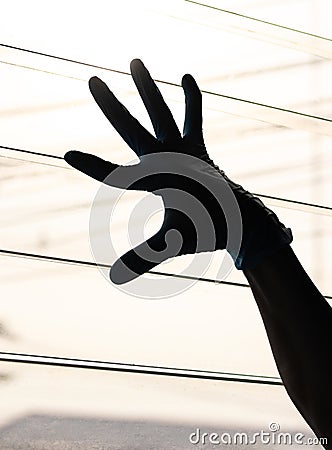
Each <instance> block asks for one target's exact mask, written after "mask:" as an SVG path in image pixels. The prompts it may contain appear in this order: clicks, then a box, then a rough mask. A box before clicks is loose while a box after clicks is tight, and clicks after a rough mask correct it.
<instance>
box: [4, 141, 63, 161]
mask: <svg viewBox="0 0 332 450" xmlns="http://www.w3.org/2000/svg"><path fill="white" fill-rule="evenodd" d="M0 148H3V149H4V150H11V151H13V152H20V153H28V154H30V155H36V156H44V157H45V158H54V159H62V160H63V157H62V156H56V155H52V154H50V153H40V152H34V151H32V150H23V149H21V148H16V147H7V146H6V145H0Z"/></svg>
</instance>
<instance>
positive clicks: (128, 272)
mask: <svg viewBox="0 0 332 450" xmlns="http://www.w3.org/2000/svg"><path fill="white" fill-rule="evenodd" d="M130 68H131V74H132V77H133V79H134V82H135V84H136V87H137V89H138V92H139V93H140V95H141V97H142V100H143V102H144V105H145V107H146V109H147V111H148V113H149V116H150V119H151V122H152V125H153V128H154V131H155V134H156V138H155V137H154V136H152V135H151V134H150V133H149V132H148V131H147V130H146V129H145V128H144V127H143V126H142V125H141V124H140V123H139V122H138V121H137V120H136V119H135V118H134V117H133V116H132V115H131V114H130V113H129V112H128V110H127V109H126V108H125V107H124V106H123V105H122V104H121V103H120V102H119V101H118V100H117V98H116V97H115V96H114V94H113V93H112V92H111V91H110V90H109V89H108V87H107V86H106V85H105V84H104V83H103V82H102V81H101V80H100V79H98V78H97V77H93V78H91V80H90V82H89V86H90V90H91V93H92V95H93V97H94V99H95V100H96V102H97V103H98V105H99V106H100V108H101V109H102V111H103V113H104V114H105V116H106V117H107V118H108V120H109V121H110V122H111V124H112V125H113V127H114V128H115V129H116V130H117V131H118V133H119V134H120V135H121V137H122V138H123V139H124V140H125V142H126V143H127V144H128V145H129V147H130V148H131V149H132V150H134V151H135V153H136V154H137V156H138V157H139V159H140V162H139V164H137V165H133V166H119V165H117V164H113V163H111V162H108V161H104V160H103V159H101V158H98V157H97V156H94V155H90V154H86V153H82V152H78V151H70V152H68V153H66V155H65V160H66V161H67V162H68V163H69V164H70V165H71V166H73V167H75V168H76V169H78V170H80V171H81V172H83V173H85V174H87V175H89V176H91V177H93V178H95V179H97V180H99V181H101V182H104V183H106V184H109V185H111V186H115V187H119V188H122V189H135V190H145V191H149V192H153V193H154V194H157V195H160V196H161V197H162V199H163V203H164V207H165V215H164V221H163V224H162V226H161V228H160V230H159V231H158V232H157V234H155V235H154V236H152V237H151V238H150V239H148V240H147V241H146V242H143V243H142V244H140V245H138V246H137V247H136V248H135V249H133V250H130V251H129V252H128V253H126V254H125V255H123V256H122V257H121V258H120V259H119V260H117V261H116V262H115V263H114V265H113V267H112V269H111V279H112V281H113V282H114V283H117V284H122V283H125V282H127V281H130V280H133V279H134V278H136V277H137V276H139V275H142V274H144V273H145V272H147V271H148V270H150V269H152V268H153V267H154V266H156V265H157V264H159V263H161V262H162V261H165V260H166V259H168V258H170V257H174V256H177V255H183V254H193V253H198V252H206V251H214V250H217V249H225V248H226V249H227V250H228V251H229V253H230V254H231V256H232V258H233V260H234V261H235V265H236V267H237V268H238V269H245V268H252V267H254V266H255V265H256V264H258V263H259V262H260V261H261V260H262V259H263V258H264V257H265V256H266V255H268V254H270V253H273V252H274V251H276V250H277V249H278V248H280V247H281V246H283V245H287V244H289V243H290V242H291V241H292V234H291V230H290V229H288V228H285V227H284V225H283V224H281V223H280V222H279V220H278V218H277V216H276V215H275V214H274V213H273V212H272V211H271V210H269V209H268V208H266V207H265V206H264V204H263V203H262V202H261V201H260V200H259V199H258V198H255V197H253V195H252V194H250V193H249V192H247V191H245V190H244V189H243V188H242V187H241V186H240V185H238V184H235V183H233V182H232V181H231V180H230V179H229V178H227V177H226V176H225V174H224V172H223V171H222V170H220V169H219V168H218V167H217V166H216V165H215V164H214V163H213V161H212V160H211V159H210V158H209V155H208V153H207V151H206V148H205V145H204V140H203V132H202V96H201V92H200V90H199V88H198V86H197V84H196V82H195V80H194V78H193V77H192V76H191V75H185V76H184V77H183V78H182V87H183V90H184V94H185V101H186V114H185V123H184V131H183V136H181V134H180V131H179V129H178V127H177V125H176V123H175V121H174V118H173V116H172V114H171V112H170V110H169V108H168V106H167V105H166V103H165V101H164V99H163V98H162V95H161V93H160V91H159V89H158V87H157V86H156V84H155V83H154V81H153V80H152V78H151V76H150V74H149V72H148V71H147V69H146V68H145V66H144V65H143V63H142V62H141V61H140V60H138V59H135V60H133V61H132V62H131V66H130Z"/></svg>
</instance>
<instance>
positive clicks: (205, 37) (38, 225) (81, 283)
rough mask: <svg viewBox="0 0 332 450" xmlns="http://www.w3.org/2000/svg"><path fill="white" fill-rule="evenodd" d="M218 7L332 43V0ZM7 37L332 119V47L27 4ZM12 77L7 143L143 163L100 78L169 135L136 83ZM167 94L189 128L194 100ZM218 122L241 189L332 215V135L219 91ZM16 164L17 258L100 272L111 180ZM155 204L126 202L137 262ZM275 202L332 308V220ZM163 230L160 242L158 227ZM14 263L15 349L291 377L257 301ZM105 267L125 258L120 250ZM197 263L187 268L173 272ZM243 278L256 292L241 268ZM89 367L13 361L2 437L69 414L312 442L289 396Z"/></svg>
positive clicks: (36, 162) (2, 209) (10, 221)
mask: <svg viewBox="0 0 332 450" xmlns="http://www.w3.org/2000/svg"><path fill="white" fill-rule="evenodd" d="M207 2H208V3H209V4H210V5H215V6H217V7H219V8H222V9H226V10H230V11H233V12H236V13H240V14H243V15H247V16H250V17H255V18H258V19H261V20H264V21H267V22H272V23H276V24H281V25H284V26H287V27H290V28H294V29H296V30H300V31H305V32H307V33H311V34H315V35H319V36H323V37H325V38H331V39H332V36H331V32H330V18H331V13H332V6H331V2H329V1H328V0H325V1H324V0H287V1H281V0H279V1H277V0H265V1H264V0H241V1H240V0H234V1H227V0H207ZM0 4H1V3H0ZM0 37H1V39H0V43H1V44H8V45H11V46H17V47H22V48H24V49H30V50H34V51H37V52H42V53H48V54H52V55H57V56H61V57H64V58H69V59H75V60H78V61H84V62H88V63H90V64H95V65H99V66H103V67H109V68H112V69H116V70H120V71H128V70H129V63H130V61H131V59H133V58H140V59H142V60H143V62H144V63H145V65H146V66H147V67H148V69H149V70H150V72H151V74H152V76H153V77H154V78H156V79H159V80H165V81H169V82H173V83H180V81H181V77H182V75H183V74H185V73H188V72H189V73H191V74H192V75H194V76H195V78H196V79H197V82H198V84H199V86H200V87H201V88H202V89H204V90H207V91H212V92H215V93H219V94H223V95H227V96H231V97H236V98H240V99H246V100H250V101H254V102H257V103H262V104H266V105H272V106H275V107H279V108H284V109H289V110H294V111H297V112H300V113H304V114H311V115H315V116H319V117H322V118H330V119H331V118H332V114H331V109H332V83H331V79H332V76H331V75H332V63H331V61H330V60H329V58H330V57H331V54H332V41H328V40H327V39H322V38H319V37H314V36H311V37H310V36H308V35H305V34H303V33H300V32H297V31H291V30H285V29H281V28H280V27H276V26H273V25H271V24H262V23H259V22H257V21H253V20H251V19H248V18H243V17H239V16H236V15H233V14H229V13H226V12H218V11H216V10H213V9H209V8H204V7H202V6H198V5H194V4H190V3H188V2H186V1H184V0H171V1H167V2H166V1H159V0H155V1H149V0H141V1H139V2H136V1H133V0H122V1H114V0H109V1H102V0H95V1H94V2H84V1H70V0H69V1H58V2H44V1H43V2H42V1H37V0H35V1H34V0H31V1H29V2H25V1H23V0H11V1H10V2H3V4H1V15H0ZM0 75H1V83H0V99H1V102H0V145H1V146H9V147H15V148H21V149H26V150H31V151H36V152H42V153H49V154H53V155H58V156H63V155H64V153H65V152H66V151H67V150H70V149H79V150H83V151H87V152H91V153H95V154H97V155H99V156H102V157H105V158H106V159H109V160H112V161H114V162H118V163H122V164H125V163H129V162H130V161H132V160H133V159H134V154H133V152H132V151H131V150H130V149H129V148H128V147H126V144H125V143H124V142H123V141H122V140H121V138H120V137H119V136H118V135H117V134H116V132H115V130H114V129H113V128H112V126H111V125H110V124H109V123H108V122H107V120H106V119H105V118H104V117H103V115H102V113H101V112H100V111H99V109H98V106H97V105H96V104H95V102H94V100H93V98H92V96H91V94H90V92H89V89H88V85H87V80H88V79H89V78H90V77H91V76H93V75H98V76H100V77H101V78H102V79H103V80H104V81H105V82H107V83H108V85H109V86H110V87H111V89H113V90H114V92H115V93H116V95H118V97H119V99H120V100H121V101H122V102H123V103H124V104H125V105H126V106H127V107H128V109H130V111H131V112H132V113H133V115H135V116H136V117H137V118H138V119H139V120H140V121H141V123H143V124H144V125H145V126H146V127H148V128H149V130H152V127H151V124H150V123H149V119H148V115H147V113H146V111H145V110H144V107H143V104H142V102H141V100H140V98H139V95H138V93H137V91H136V89H135V87H134V84H133V82H132V80H131V78H130V77H129V76H126V75H119V74H115V73H112V72H109V71H105V70H101V69H94V68H89V67H83V66H81V65H77V64H73V63H67V62H61V61H57V60H54V59H51V58H47V57H43V56H36V55H33V54H30V53H26V52H22V51H18V50H13V49H8V48H5V47H3V46H0ZM159 87H160V89H161V91H162V93H163V94H164V96H165V99H166V101H167V103H168V104H169V106H170V107H171V109H172V111H173V113H174V117H175V119H176V121H177V123H178V124H179V127H180V128H181V129H182V124H183V118H184V96H183V92H182V89H181V88H177V87H169V86H166V85H163V84H160V85H159ZM203 113H204V132H205V139H206V144H207V148H208V151H209V153H210V155H211V156H212V157H213V159H214V160H215V162H216V163H217V164H218V165H219V166H220V167H221V168H222V169H223V170H225V172H226V173H227V175H228V176H229V177H230V178H232V179H234V180H235V181H237V182H239V183H241V184H243V186H245V187H246V188H247V189H248V190H251V191H253V192H255V193H259V194H265V195H271V196H276V197H281V198H287V199H293V200H298V201H302V202H312V203H317V204H322V205H328V206H331V192H332V189H331V174H332V150H331V148H332V145H331V144H332V123H331V122H328V121H326V120H325V121H324V120H322V119H319V118H316V119H315V118H308V117H305V116H301V115H299V114H292V113H288V112H283V111H278V110H272V109H270V108H266V107H264V106H254V105H250V104H248V103H245V102H241V101H236V100H229V99H225V98H223V97H217V96H213V95H208V94H204V95H203ZM0 168H1V172H0V174H1V178H0V183H1V184H0V189H1V191H0V192H1V202H0V227H1V233H0V248H1V249H8V250H15V251H22V252H29V253H37V254H45V255H52V256H59V257H63V258H71V259H83V260H89V261H92V260H93V256H92V255H91V252H90V246H89V214H90V207H91V204H92V202H93V199H94V197H95V195H96V193H97V190H98V183H97V182H95V181H93V180H91V179H89V178H88V177H85V176H84V175H83V174H81V173H79V172H76V171H74V170H72V169H71V168H69V167H68V166H67V165H66V163H65V162H64V161H61V160H55V159H50V158H45V157H35V156H32V155H28V154H24V153H19V152H13V151H8V150H4V149H1V148H0ZM141 198H142V196H140V195H136V194H135V193H130V194H126V195H125V196H124V198H123V200H122V203H121V205H120V210H121V208H122V213H121V212H120V211H119V213H118V215H117V216H116V217H115V218H114V222H113V223H112V238H113V239H114V241H115V242H116V245H117V249H118V251H119V252H120V253H122V252H124V251H126V250H127V249H129V247H130V244H129V242H128V230H127V223H128V216H129V215H130V211H131V210H132V208H133V207H134V206H135V204H136V202H137V201H138V200H139V199H141ZM151 201H153V199H151ZM264 202H265V203H266V204H268V205H270V206H271V207H272V208H273V209H274V211H275V212H276V213H277V214H278V216H279V218H280V219H281V221H282V222H284V223H285V224H286V225H287V226H289V227H291V228H292V230H293V234H294V244H293V248H294V249H295V251H296V253H297V255H298V256H299V258H300V259H301V261H302V262H303V265H304V267H305V268H306V270H307V271H308V273H309V274H310V276H311V277H312V278H313V280H314V281H315V282H316V284H317V286H318V287H319V288H320V290H321V291H322V293H323V294H325V295H332V282H331V269H330V264H329V262H330V254H331V251H332V239H331V231H330V230H331V220H332V219H331V215H330V212H329V211H328V210H325V211H324V210H320V209H317V208H311V207H304V206H299V205H292V204H289V203H286V202H282V201H275V200H268V199H266V200H264ZM143 213H144V211H143V212H142V214H143ZM142 217H143V219H144V215H143V216H142ZM160 217H161V216H160V214H159V215H158V214H157V215H156V217H155V218H154V219H153V220H151V221H150V222H149V223H147V224H146V230H145V233H152V232H153V231H154V230H155V231H156V230H157V229H158V224H159V223H160ZM221 257H222V253H221V252H218V253H216V254H215V256H214V258H213V264H212V267H211V268H210V270H209V271H208V273H207V274H206V275H207V276H210V277H214V276H215V274H216V273H217V269H218V267H219V264H220V260H221ZM0 260H1V273H0V280H1V303H0V305H1V306H0V323H1V324H2V327H3V331H4V332H3V334H2V335H0V347H1V349H2V351H7V352H21V353H31V354H38V353H39V354H45V355H58V356H67V357H76V358H87V359H102V360H108V361H117V362H125V363H136V364H151V365H160V366H167V365H169V366H174V367H186V368H196V369H198V368H199V369H207V370H217V371H224V372H239V373H245V374H257V375H269V376H277V371H276V368H275V365H274V362H273V359H272V356H271V352H270V348H269V346H268V343H267V339H266V335H265V331H264V328H263V325H262V322H261V319H260V317H259V314H258V311H257V308H256V305H255V303H254V300H253V298H252V296H251V294H250V291H249V290H248V289H245V288H236V287H228V286H222V285H213V284H208V283H198V284H196V285H195V286H194V287H192V288H191V289H190V290H188V291H186V292H185V293H183V294H181V295H178V296H175V297H173V298H170V299H164V300H156V301H152V300H143V299H137V298H134V297H132V296H129V295H127V294H124V293H121V292H119V290H118V289H116V288H115V287H114V286H112V285H111V284H110V283H109V282H107V281H106V280H105V279H104V278H103V276H102V275H101V274H100V273H99V271H98V270H96V269H93V268H83V267H79V266H68V265H63V264H55V263H47V262H40V261H32V260H28V259H18V258H14V257H10V256H4V255H2V256H0ZM104 262H107V263H112V261H109V260H107V255H105V261H104ZM185 264H186V261H185V260H184V259H182V260H180V261H177V260H175V261H171V262H170V263H167V264H166V265H165V267H160V270H165V271H170V272H172V271H174V272H178V271H179V270H185V268H184V267H185ZM228 280H232V281H239V282H245V279H244V277H243V276H242V274H241V273H240V272H238V271H236V269H234V270H233V271H232V273H231V274H230V275H229V277H228ZM169 282H170V283H172V280H170V281H169ZM81 372H82V371H78V370H76V371H75V370H74V369H66V370H65V369H54V368H53V369H52V368H43V367H28V366H25V365H14V364H12V365H10V364H5V363H0V374H5V375H7V376H8V380H7V381H3V382H1V381H0V396H1V398H2V401H1V404H2V406H1V407H0V408H1V414H0V424H2V425H6V424H10V423H12V421H13V420H16V419H17V420H18V419H21V418H22V417H25V416H28V415H31V414H50V415H52V414H55V415H58V416H66V415H68V416H73V417H74V416H86V417H90V416H93V417H103V418H108V419H112V418H119V417H120V418H122V419H124V420H127V419H132V420H138V419H140V420H151V419H154V420H158V421H161V422H163V421H164V422H165V423H166V422H167V423H168V422H169V423H171V422H172V423H187V424H189V425H190V426H193V427H195V424H196V423H198V422H199V421H200V423H207V424H217V425H218V426H221V425H227V426H233V427H234V426H235V427H236V426H243V427H247V426H254V427H256V428H257V429H260V428H262V427H264V426H265V427H266V426H267V424H268V423H269V422H271V421H273V420H274V421H277V422H279V423H282V427H283V428H285V429H286V428H287V427H289V428H290V429H295V430H298V431H301V430H308V428H307V427H306V425H305V424H304V422H303V420H302V419H301V418H300V417H299V415H298V413H297V412H296V410H295V408H294V407H293V406H292V405H291V403H290V401H289V400H288V399H287V396H286V394H285V393H284V391H283V388H282V387H263V386H249V385H245V384H244V385H239V384H236V383H219V384H218V383H210V382H204V381H199V382H198V381H195V382H193V381H189V380H187V381H183V380H182V381H176V380H174V379H173V380H167V379H163V380H159V379H158V380H156V379H154V378H153V377H144V376H141V377H139V376H135V375H132V376H130V375H126V376H123V375H118V374H101V373H94V372H88V373H81ZM55 374H56V375H55ZM105 398H112V401H103V399H105ZM267 398H268V399H269V401H268V403H267V400H266V399H267ZM161 405H162V406H161ZM165 439H167V437H166V438H165ZM182 445H183V448H187V447H185V445H184V444H182ZM59 448H62V447H59ZM121 448H122V447H121ZM123 448H125V447H123ZM128 448H130V446H129V447H128ZM139 448H141V447H139ZM160 448H161V446H160ZM188 448H189V447H188Z"/></svg>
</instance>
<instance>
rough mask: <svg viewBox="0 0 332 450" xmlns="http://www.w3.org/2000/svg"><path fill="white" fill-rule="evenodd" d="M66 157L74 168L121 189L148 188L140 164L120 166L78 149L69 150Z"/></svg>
mask: <svg viewBox="0 0 332 450" xmlns="http://www.w3.org/2000/svg"><path fill="white" fill-rule="evenodd" d="M64 159H65V161H66V162H67V163H68V164H70V165H71V166H72V167H74V169H77V170H79V171H80V172H83V173H85V174H86V175H88V176H89V177H91V178H94V179H95V180H98V181H101V182H102V183H105V184H107V185H110V186H114V187H117V188H121V189H136V190H145V189H146V188H145V186H144V183H143V178H142V174H141V173H140V165H139V164H136V165H132V166H119V165H118V164H113V163H112V162H110V161H105V160H104V159H102V158H99V157H98V156H95V155H90V154H89V153H84V152H79V151H76V150H72V151H69V152H67V153H66V154H65V156H64Z"/></svg>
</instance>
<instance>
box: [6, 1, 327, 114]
mask: <svg viewBox="0 0 332 450" xmlns="http://www.w3.org/2000/svg"><path fill="white" fill-rule="evenodd" d="M185 1H186V0H185ZM0 47H5V48H10V49H12V50H18V51H22V52H26V53H32V54H34V55H39V56H45V57H47V58H52V59H56V60H59V61H65V62H69V63H73V64H79V65H82V66H86V67H92V68H95V69H101V70H106V71H108V72H113V73H118V74H120V75H128V76H130V75H131V74H130V73H129V72H125V71H123V70H117V69H112V68H110V67H105V66H100V65H98V64H91V63H87V62H83V61H78V60H75V59H70V58H65V57H62V56H57V55H51V54H48V53H43V52H39V51H36V50H30V49H26V48H22V47H16V46H14V45H9V44H1V43H0ZM155 81H156V82H157V83H162V84H166V85H168V86H174V87H180V88H181V87H182V86H181V85H180V84H177V83H173V82H170V81H165V80H159V79H155ZM201 92H202V93H204V94H208V95H213V96H216V97H221V98H226V99H228V100H234V101H237V102H242V103H247V104H250V105H254V106H260V107H263V108H268V109H273V110H275V111H281V112H286V113H289V114H295V115H297V116H302V117H307V118H310V119H316V120H322V121H325V122H329V123H332V119H329V118H327V117H322V116H316V115H313V114H306V113H301V112H299V111H294V110H291V109H286V108H280V107H278V106H272V105H266V104H265V103H259V102H254V101H252V100H246V99H243V98H238V97H233V96H230V95H225V94H219V93H217V92H213V91H207V90H204V89H201Z"/></svg>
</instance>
